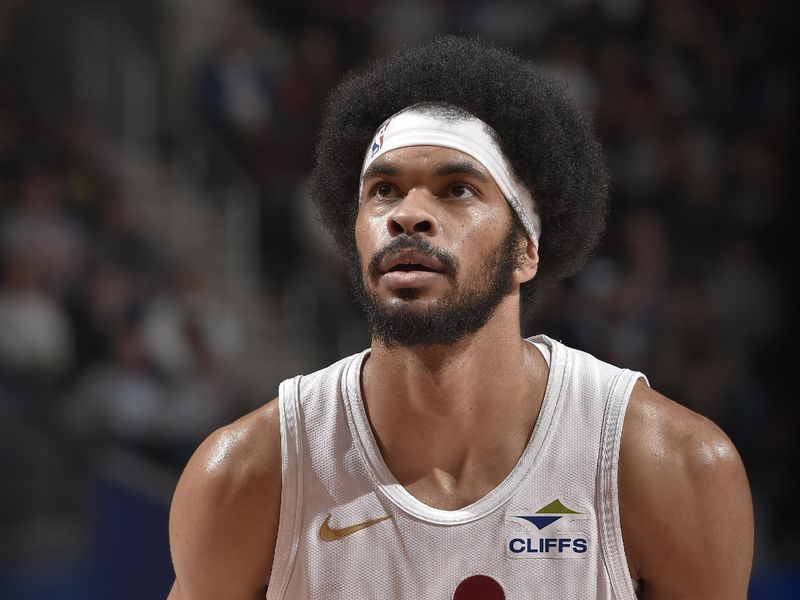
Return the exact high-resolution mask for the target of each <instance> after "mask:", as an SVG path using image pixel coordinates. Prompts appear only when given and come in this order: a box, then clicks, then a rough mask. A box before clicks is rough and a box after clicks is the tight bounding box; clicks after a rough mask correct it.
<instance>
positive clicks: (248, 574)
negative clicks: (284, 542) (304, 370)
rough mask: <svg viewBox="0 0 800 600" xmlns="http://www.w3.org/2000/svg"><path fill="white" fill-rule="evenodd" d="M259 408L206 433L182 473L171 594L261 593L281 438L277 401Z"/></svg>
mask: <svg viewBox="0 0 800 600" xmlns="http://www.w3.org/2000/svg"><path fill="white" fill-rule="evenodd" d="M271 404H273V403H271ZM263 410H264V413H262V414H258V415H249V416H248V417H245V418H244V419H243V420H240V422H237V423H236V424H234V425H232V426H229V427H227V428H223V429H222V430H220V431H218V432H215V433H214V434H213V435H212V436H210V437H209V439H207V440H206V441H205V442H203V444H202V445H201V446H200V447H199V448H198V450H197V451H196V452H195V454H194V456H192V458H191V460H190V461H189V464H188V465H187V467H186V469H185V471H184V473H183V475H182V476H181V480H180V482H179V483H178V487H177V488H176V490H175V495H174V498H173V502H172V508H171V510H170V546H171V549H172V558H173V565H174V567H175V576H176V582H175V585H174V586H173V590H172V592H171V593H170V600H206V599H209V600H210V599H212V598H229V599H231V600H254V599H256V598H261V599H263V598H264V595H265V592H266V586H267V582H268V579H269V575H270V570H271V566H272V558H273V553H274V547H275V538H276V536H277V528H278V520H279V512H280V442H279V439H277V438H278V436H279V426H278V424H277V407H276V406H274V405H273V406H270V405H268V406H267V408H266V409H263ZM261 418H263V419H266V428H262V425H263V423H262V422H261V421H259V420H258V419H261Z"/></svg>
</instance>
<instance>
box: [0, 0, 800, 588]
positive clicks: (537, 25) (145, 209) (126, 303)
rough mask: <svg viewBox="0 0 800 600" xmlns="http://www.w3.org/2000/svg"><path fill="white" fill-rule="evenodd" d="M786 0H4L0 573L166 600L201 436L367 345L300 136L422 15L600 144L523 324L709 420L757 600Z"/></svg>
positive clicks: (772, 456) (782, 199)
mask: <svg viewBox="0 0 800 600" xmlns="http://www.w3.org/2000/svg"><path fill="white" fill-rule="evenodd" d="M788 8H789V3H783V4H781V3H778V2H771V3H770V2H756V1H747V0H729V1H721V0H713V1H712V0H706V1H702V2H701V1H699V0H661V1H645V0H549V1H542V2H536V3H533V2H522V1H514V0H503V1H498V2H477V1H472V2H454V1H441V0H440V1H437V2H421V1H418V2H403V3H400V2H383V1H380V2H379V1H377V0H341V1H338V2H337V1H334V0H329V1H325V0H318V1H317V2H301V3H296V2H288V1H286V2H268V3H264V2H250V3H242V2H240V3H236V2H233V1H232V0H205V1H202V2H201V1H190V0H170V1H163V2H156V1H155V0H149V1H140V2H135V3H134V2H125V1H123V0H116V1H113V0H112V1H108V2H99V1H97V2H95V1H89V0H83V1H80V0H61V1H59V0H30V1H24V0H2V1H0V444H2V448H0V468H1V469H2V475H3V477H2V481H3V483H2V491H1V492H0V598H9V599H15V600H17V599H20V600H22V599H29V598H30V599H33V598H36V599H40V598H41V599H50V598H59V599H71V598H132V599H133V598H137V599H139V598H161V597H164V596H165V595H166V592H167V590H168V588H169V585H170V583H171V578H172V571H171V565H170V562H169V555H168V548H167V510H168V506H169V500H170V498H171V495H172V491H173V489H174V485H175V483H176V481H177V477H178V474H179V473H180V470H181V469H182V467H183V465H184V464H185V462H186V460H187V459H188V457H189V456H190V455H191V452H192V450H193V449H194V448H195V447H196V445H197V444H198V443H199V441H200V440H202V439H203V437H205V435H207V434H208V433H209V432H211V431H213V430H214V429H215V428H216V427H218V426H219V425H221V424H224V423H226V422H229V421H230V420H232V419H234V418H236V417H237V416H238V415H241V414H243V413H244V412H246V411H248V410H250V409H252V408H255V407H257V406H259V405H261V404H263V403H264V402H265V401H267V400H269V399H270V398H272V397H273V396H275V395H276V393H277V392H276V390H277V384H278V382H279V381H280V380H282V379H284V378H287V377H290V376H292V375H295V374H297V373H303V372H309V371H311V370H315V369H317V368H320V367H322V366H325V365H326V364H328V363H330V362H331V361H333V360H334V359H337V358H339V357H342V356H345V355H347V354H351V353H353V352H356V351H358V350H361V349H362V348H363V347H365V346H366V345H367V344H368V337H367V334H366V331H365V328H364V325H363V323H362V321H361V319H360V317H359V315H358V314H357V312H356V311H355V309H354V308H353V306H352V304H351V301H350V297H349V295H348V294H347V292H346V291H345V289H344V283H343V282H344V277H343V274H342V268H341V266H340V265H339V264H338V262H337V257H336V253H335V251H334V250H333V249H332V248H331V246H330V244H329V242H328V240H327V238H326V237H325V236H324V234H323V233H322V232H321V231H320V229H319V227H318V226H317V224H316V223H315V222H314V220H313V216H312V215H311V212H310V209H309V207H308V203H307V202H306V201H305V196H304V193H303V188H304V180H305V177H306V174H307V172H308V170H309V167H310V165H311V160H312V156H313V153H312V147H313V142H314V137H315V135H316V132H317V131H318V128H319V124H320V119H321V111H322V108H323V106H324V99H325V96H326V94H327V92H328V91H329V90H330V88H331V87H332V86H333V85H335V84H336V82H337V81H338V80H339V79H340V78H341V77H342V75H343V74H344V73H346V72H347V71H348V70H349V69H350V68H352V67H354V66H359V65H363V64H365V63H366V62H368V61H369V60H371V59H373V58H375V57H379V56H382V55H384V54H386V53H387V52H389V51H391V50H392V49H393V48H396V47H399V46H402V45H409V44H415V43H418V42H423V41H425V40H428V39H430V38H431V37H432V36H434V35H436V34H438V33H445V32H463V33H469V34H479V35H481V36H483V37H485V38H487V39H490V40H493V41H496V42H498V43H500V44H502V45H506V46H508V47H511V48H513V49H515V50H516V51H518V52H519V53H521V54H523V55H525V56H528V57H530V58H531V59H532V60H534V61H536V62H538V63H540V64H541V65H543V66H544V68H545V69H547V71H548V72H549V73H550V74H551V75H552V76H553V77H555V78H557V79H560V80H563V81H565V82H566V83H567V84H568V85H569V86H570V90H571V93H572V94H573V95H574V97H575V99H576V101H578V102H579V103H581V104H583V105H585V106H587V107H589V108H590V109H591V110H592V111H593V112H594V114H595V117H596V123H597V129H598V132H599V134H600V136H601V138H602V141H603V145H604V147H605V149H606V155H607V158H608V162H609V165H610V169H611V172H612V177H613V182H612V192H611V197H612V212H611V215H610V220H609V225H608V231H607V235H606V237H605V239H604V242H603V243H602V245H601V247H600V248H599V250H598V252H597V253H596V255H595V256H594V258H592V259H591V261H590V262H589V264H588V265H587V266H586V268H585V269H584V270H583V271H582V272H581V273H579V274H578V275H577V276H576V277H574V278H572V279H571V280H569V281H567V282H565V283H564V284H563V285H562V286H560V287H559V288H558V289H557V290H555V291H554V292H553V293H552V294H551V296H550V297H549V299H548V300H547V301H546V302H545V304H544V306H543V307H542V310H541V311H540V314H539V316H538V317H537V319H536V320H535V321H534V322H533V323H531V324H530V325H529V328H528V329H529V331H528V333H530V334H533V333H538V332H542V333H547V334H549V335H550V336H552V337H555V338H558V339H561V340H562V341H564V342H565V343H567V344H570V345H573V346H576V347H578V348H580V349H583V350H586V351H589V352H591V353H593V354H595V355H597V356H598V357H600V358H602V359H604V360H607V361H609V362H612V363H615V364H618V365H620V366H625V367H629V368H632V369H639V370H642V371H644V372H645V373H646V374H647V375H648V376H649V378H650V381H651V383H652V385H653V386H654V387H655V388H656V389H658V390H660V391H662V392H663V393H665V394H667V395H669V396H671V397H672V398H674V399H675V400H677V401H678V402H680V403H682V404H685V405H686V406H688V407H690V408H692V409H693V410H695V411H698V412H699V413H701V414H703V415H706V416H708V417H710V418H711V419H713V420H714V421H715V422H717V423H718V424H719V425H720V426H721V427H722V428H723V429H724V430H725V431H726V432H727V434H728V435H729V436H730V437H731V438H732V439H733V441H734V442H735V443H736V445H737V447H738V449H739V451H740V453H741V454H742V458H743V459H744V462H745V465H746V467H747V470H748V474H749V477H750V483H751V486H752V491H753V497H754V503H755V517H756V555H755V565H754V578H753V585H752V587H751V597H752V598H770V599H775V598H795V597H798V595H800V570H799V568H798V566H799V565H800V560H799V559H798V555H799V554H800V552H799V551H798V542H799V541H800V540H799V539H798V529H799V528H798V519H799V518H800V517H799V516H798V515H799V514H800V513H798V511H797V510H796V508H795V506H796V498H797V492H798V489H797V488H798V484H797V473H798V472H799V471H798V408H797V403H796V402H795V400H794V397H793V395H790V394H789V387H788V383H789V377H790V374H791V373H792V372H793V368H794V363H793V360H792V359H791V355H792V354H791V352H790V350H789V349H790V345H789V344H790V339H791V338H790V335H791V334H792V333H793V315H792V312H793V309H792V306H794V305H795V297H796V296H795V292H796V288H795V287H794V286H795V284H794V282H795V279H796V277H794V268H793V267H794V265H793V261H792V258H791V256H792V254H793V253H792V252H791V251H790V249H791V248H792V247H793V245H794V244H793V242H794V241H795V239H796V233H795V229H796V227H795V225H796V220H795V219H794V210H792V209H793V206H791V203H790V201H789V198H788V186H789V182H790V181H791V180H792V175H793V173H792V172H791V170H790V165H789V161H788V158H787V155H788V149H789V142H790V140H791V139H792V137H791V136H792V134H793V133H794V132H795V128H794V125H795V114H796V113H795V107H796V104H795V98H796V97H795V87H794V86H795V78H794V65H793V64H791V63H790V61H789V54H790V53H789V42H790V40H791V38H792V36H793V27H792V23H793V21H792V19H791V18H790V15H789V10H788ZM675 518H676V519H679V518H680V515H675Z"/></svg>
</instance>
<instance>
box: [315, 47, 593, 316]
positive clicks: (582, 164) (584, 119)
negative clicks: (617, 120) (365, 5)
mask: <svg viewBox="0 0 800 600" xmlns="http://www.w3.org/2000/svg"><path fill="white" fill-rule="evenodd" d="M417 103H435V104H442V105H451V106H454V107H457V108H459V109H461V110H465V111H467V112H469V113H471V114H473V115H475V116H476V117H478V118H479V119H481V120H482V121H484V122H485V123H487V124H488V125H490V126H491V127H492V128H493V129H494V130H495V132H496V133H497V136H498V138H499V142H500V145H501V149H502V150H503V152H504V153H505V155H506V156H507V157H508V159H509V160H510V161H511V163H512V166H513V167H514V170H515V171H516V173H517V174H518V175H519V177H520V178H521V179H522V181H523V182H524V183H525V184H526V185H527V186H528V187H529V189H530V190H531V192H532V193H533V197H534V200H535V202H536V207H537V209H538V212H539V216H540V217H541V224H542V234H541V238H540V241H539V270H538V273H537V275H536V277H535V278H534V279H533V280H531V281H530V282H528V283H526V284H524V285H523V286H522V288H521V296H522V311H523V314H524V315H525V316H528V315H529V313H530V312H531V309H532V307H533V306H535V304H536V303H537V299H538V296H539V291H540V290H541V289H543V288H544V287H546V286H547V285H549V284H552V283H554V282H557V281H559V280H561V279H564V278H566V277H568V276H570V275H572V274H573V273H575V272H576V271H577V270H578V269H580V268H581V267H582V266H583V264H584V263H585V262H586V260H587V258H588V257H589V255H590V254H591V252H592V251H593V250H594V248H595V246H596V245H597V242H598V241H599V239H600V236H601V234H602V232H603V230H604V228H605V217H606V211H607V199H608V173H607V170H606V166H605V161H604V159H603V156H602V151H601V148H600V144H599V142H598V140H597V138H596V137H595V135H594V131H593V127H592V124H591V119H590V118H589V116H588V115H587V114H585V113H584V112H583V111H582V110H580V109H579V108H578V107H577V106H576V105H575V103H574V102H573V101H572V99H571V98H570V96H569V94H568V92H567V90H566V89H565V87H564V86H563V85H561V84H558V83H556V82H554V81H552V80H550V79H548V78H547V77H546V76H545V75H544V74H543V71H542V69H541V68H539V67H537V66H536V65H535V64H533V63H532V62H529V61H526V60H523V59H521V58H520V57H518V56H516V55H515V54H513V53H511V52H510V51H508V50H505V49H502V48H499V47H497V46H494V45H492V44H490V43H487V42H486V41H483V40H481V39H476V38H467V37H460V36H459V37H456V36H446V37H440V38H437V39H435V40H433V41H432V42H430V43H428V44H425V45H423V46H418V47H415V48H409V49H403V50H400V51H397V52H396V53H394V54H393V55H391V56H389V57H388V58H385V59H382V60H378V61H377V62H375V63H373V64H371V65H370V66H369V67H368V68H366V69H365V70H363V71H361V72H353V73H351V74H349V75H348V76H347V77H346V78H345V79H344V81H342V83H341V84H340V85H339V86H338V87H337V88H336V89H335V90H334V91H333V92H332V94H331V96H330V98H329V101H328V105H327V111H326V114H325V118H324V121H323V125H322V129H321V131H320V135H319V138H318V141H317V147H316V156H315V165H314V168H313V170H312V173H311V177H310V180H309V188H308V190H309V194H310V197H311V199H312V201H313V202H314V205H315V207H316V209H317V211H318V215H319V218H320V220H321V221H322V223H323V224H324V225H325V226H326V227H327V228H328V229H329V231H330V232H331V233H332V235H333V238H334V240H335V241H336V243H337V244H338V246H339V247H340V249H341V250H342V251H343V252H344V254H345V257H346V258H347V259H348V260H357V259H358V254H357V253H356V251H355V219H356V215H357V211H358V189H359V177H360V171H361V166H362V163H363V160H364V154H365V152H366V148H367V144H368V143H369V142H370V141H371V139H372V137H373V135H374V133H375V130H376V129H377V128H378V126H380V124H381V123H383V121H385V120H386V119H387V118H388V117H390V116H391V115H393V114H395V113H396V112H398V111H400V110H402V109H404V108H406V107H408V106H410V105H412V104H417ZM517 226H518V228H519V229H520V231H522V229H521V225H520V224H519V223H517Z"/></svg>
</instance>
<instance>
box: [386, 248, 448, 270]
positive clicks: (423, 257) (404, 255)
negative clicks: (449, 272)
mask: <svg viewBox="0 0 800 600" xmlns="http://www.w3.org/2000/svg"><path fill="white" fill-rule="evenodd" d="M379 269H380V271H381V273H383V274H386V273H391V272H398V271H399V272H409V271H428V272H433V273H441V272H442V271H443V270H444V266H443V265H442V263H440V262H439V261H438V260H436V259H435V258H433V257H432V256H429V255H427V254H424V253H422V252H420V251H418V250H414V249H407V250H400V251H398V252H392V253H391V254H389V255H387V256H386V257H384V259H383V260H381V262H380V265H379Z"/></svg>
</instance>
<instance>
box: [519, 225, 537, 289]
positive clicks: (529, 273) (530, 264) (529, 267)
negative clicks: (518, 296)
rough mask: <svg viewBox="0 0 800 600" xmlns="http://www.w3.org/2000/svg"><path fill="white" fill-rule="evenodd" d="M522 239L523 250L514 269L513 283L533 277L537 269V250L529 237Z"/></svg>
mask: <svg viewBox="0 0 800 600" xmlns="http://www.w3.org/2000/svg"><path fill="white" fill-rule="evenodd" d="M524 240H525V251H524V252H521V253H520V255H519V260H518V261H517V268H516V269H514V283H516V284H517V285H522V284H523V283H525V282H527V281H530V280H531V279H533V278H534V277H535V276H536V272H537V271H538V270H539V250H538V249H537V248H536V246H535V245H534V243H533V240H531V239H530V238H529V237H527V236H526V237H525V238H524ZM520 249H521V248H520Z"/></svg>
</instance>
